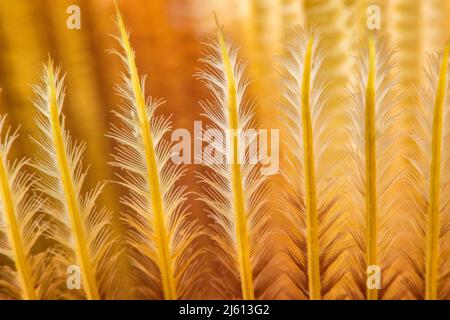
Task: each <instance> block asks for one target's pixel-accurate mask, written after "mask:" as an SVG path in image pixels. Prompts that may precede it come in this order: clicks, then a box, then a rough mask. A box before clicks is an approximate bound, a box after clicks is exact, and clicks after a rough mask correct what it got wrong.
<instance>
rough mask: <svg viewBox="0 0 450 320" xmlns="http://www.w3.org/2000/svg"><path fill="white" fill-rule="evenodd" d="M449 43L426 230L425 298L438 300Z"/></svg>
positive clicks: (437, 103)
mask: <svg viewBox="0 0 450 320" xmlns="http://www.w3.org/2000/svg"><path fill="white" fill-rule="evenodd" d="M449 46H450V44H447V46H446V48H445V52H444V56H443V59H442V64H441V67H440V73H439V81H438V86H437V92H436V98H435V102H434V114H433V129H432V141H431V150H432V153H431V154H432V155H431V165H430V186H429V205H428V219H427V233H426V247H425V248H426V262H425V263H426V265H425V299H427V300H436V299H437V294H438V279H439V235H440V232H441V231H440V221H439V212H440V192H441V189H440V188H441V154H442V134H443V128H442V121H443V111H444V105H445V99H446V95H447V92H446V91H447V81H448V79H447V70H448V58H449Z"/></svg>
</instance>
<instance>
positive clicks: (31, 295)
mask: <svg viewBox="0 0 450 320" xmlns="http://www.w3.org/2000/svg"><path fill="white" fill-rule="evenodd" d="M2 153H3V152H2ZM0 158H1V161H0V194H1V199H2V205H3V208H4V213H5V218H6V221H7V225H8V238H9V241H10V244H11V247H12V251H13V255H14V262H15V265H16V269H17V273H18V275H19V279H20V284H21V288H22V298H23V299H25V300H36V299H37V294H36V291H35V284H34V280H33V277H32V272H31V267H30V265H29V262H28V260H27V255H26V250H25V247H24V245H23V242H22V238H21V235H20V230H19V224H18V221H17V219H16V206H15V204H14V201H13V198H12V193H11V185H10V182H9V178H8V174H7V169H6V167H7V164H6V163H5V161H7V160H6V159H7V158H6V155H5V154H0Z"/></svg>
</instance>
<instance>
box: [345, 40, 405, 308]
mask: <svg viewBox="0 0 450 320" xmlns="http://www.w3.org/2000/svg"><path fill="white" fill-rule="evenodd" d="M392 54H393V52H392V50H390V49H389V48H388V39H386V38H381V39H379V40H375V39H374V38H373V37H369V40H368V48H367V50H366V49H364V50H363V51H362V53H361V55H360V59H359V64H358V66H359V73H358V77H356V79H355V80H354V84H353V86H352V89H351V96H352V100H351V104H350V105H349V106H350V107H349V110H348V112H349V116H350V127H349V128H348V132H349V136H350V137H351V139H350V141H352V143H351V145H350V150H349V155H350V157H349V159H350V165H351V170H350V172H351V178H350V181H349V183H351V184H352V185H353V187H354V190H353V191H352V192H351V197H350V202H349V203H350V204H351V206H350V209H349V211H350V213H351V226H352V228H351V233H352V235H353V239H354V242H355V245H356V248H355V252H354V253H353V258H354V259H355V264H354V266H355V268H352V275H353V278H354V280H355V282H356V285H357V287H358V290H351V293H350V294H351V296H352V297H353V298H362V297H363V296H365V297H366V298H367V299H370V300H373V299H378V298H386V297H389V296H388V290H389V289H390V287H391V286H392V284H393V283H394V281H395V279H396V277H397V275H398V273H397V272H395V269H394V267H393V264H394V263H395V261H394V260H393V259H391V258H390V255H389V253H390V252H391V251H390V249H391V248H392V242H393V241H394V235H395V232H394V230H393V229H392V225H391V224H390V223H389V221H390V220H391V219H392V217H393V216H394V214H395V213H397V212H399V207H398V203H399V201H398V200H399V198H398V196H397V193H396V192H393V187H394V186H395V184H396V183H397V182H398V181H399V179H400V178H401V173H400V171H401V170H399V167H400V164H399V157H397V156H396V155H397V154H398V152H396V150H398V148H399V136H398V131H397V130H395V129H394V128H395V120H396V119H398V114H396V113H395V112H396V111H395V110H396V109H395V107H396V105H397V103H398V96H397V95H396V94H395V90H394V89H393V86H394V84H395V83H394V81H393V79H392V78H391V77H390V72H391V71H392V68H393V62H392V61H391V60H390V57H391V56H392ZM378 271H381V274H379V272H378ZM368 273H370V274H368ZM372 273H374V274H373V275H374V281H373V283H372V282H371V281H369V279H368V278H367V277H366V275H368V276H370V275H372ZM375 273H376V274H375ZM378 276H379V277H381V283H378V280H377V279H378V278H377V277H378ZM369 282H370V283H369ZM399 291H400V290H399Z"/></svg>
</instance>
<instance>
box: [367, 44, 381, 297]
mask: <svg viewBox="0 0 450 320" xmlns="http://www.w3.org/2000/svg"><path fill="white" fill-rule="evenodd" d="M375 76H376V49H375V40H374V39H373V38H370V39H369V72H368V78H367V89H366V107H365V109H366V113H365V123H366V132H365V141H366V142H365V144H366V146H365V148H366V197H365V202H366V241H367V242H366V243H367V249H366V250H367V251H366V257H367V266H371V265H377V260H378V258H377V226H378V223H377V189H376V185H377V183H376V181H377V174H376V130H375V81H376V79H375ZM367 299H368V300H377V299H378V293H377V289H369V288H368V289H367Z"/></svg>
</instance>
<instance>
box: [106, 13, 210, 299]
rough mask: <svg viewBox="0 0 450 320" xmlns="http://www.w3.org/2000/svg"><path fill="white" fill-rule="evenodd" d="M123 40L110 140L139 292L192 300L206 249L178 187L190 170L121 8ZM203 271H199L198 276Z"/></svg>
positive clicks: (120, 29) (198, 227) (147, 294)
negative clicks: (176, 151) (175, 147)
mask: <svg viewBox="0 0 450 320" xmlns="http://www.w3.org/2000/svg"><path fill="white" fill-rule="evenodd" d="M116 11H117V26H118V31H119V34H120V36H119V37H116V39H117V40H118V41H119V43H120V45H121V47H122V49H123V53H120V52H117V51H115V50H113V52H114V53H115V54H117V55H118V56H119V57H120V58H121V60H122V62H123V63H124V66H125V67H126V70H127V72H126V74H123V75H122V80H123V83H122V85H121V86H119V87H118V92H119V94H120V96H121V97H122V98H123V100H124V102H125V105H124V106H123V107H122V109H121V110H120V111H119V112H116V113H115V115H116V116H117V117H118V118H119V119H120V122H121V124H120V126H114V127H113V129H112V132H111V133H110V134H109V136H110V137H112V138H113V139H115V140H116V141H117V142H118V143H119V147H118V148H117V149H116V153H115V154H114V155H113V157H114V162H113V163H112V165H114V166H116V167H118V168H120V169H122V170H123V172H124V174H123V175H119V183H120V184H121V185H123V186H124V187H125V188H127V189H128V190H129V194H128V195H126V196H123V197H122V202H123V204H125V205H126V206H127V207H128V208H129V211H130V212H128V214H126V216H125V218H124V220H125V221H126V222H127V223H128V225H129V226H130V228H131V231H130V233H131V235H130V237H129V243H130V245H131V247H132V248H133V250H132V253H131V255H132V259H133V264H134V266H135V269H136V278H137V280H138V281H140V282H141V283H143V284H144V285H142V286H141V287H140V288H139V289H140V291H141V293H142V294H143V295H144V296H146V297H152V298H160V297H161V295H162V296H163V297H164V298H165V299H170V300H173V299H180V298H185V297H190V298H192V297H193V294H195V290H196V288H197V284H198V283H199V281H198V280H199V277H200V270H199V268H195V267H194V266H195V263H196V261H198V258H199V256H200V255H201V254H202V250H195V251H193V245H195V241H196V239H197V238H198V236H199V235H200V234H201V232H200V226H199V225H198V224H197V223H196V222H195V221H189V219H188V212H187V209H188V207H187V206H186V205H185V203H186V199H187V195H188V193H187V192H186V187H185V186H179V185H177V183H178V182H179V180H180V178H181V177H182V176H183V174H184V172H185V167H183V166H181V165H175V164H174V163H173V162H172V160H171V147H172V144H171V143H170V142H169V141H167V140H166V139H165V137H164V136H165V134H167V133H168V132H169V131H170V129H171V124H170V121H169V120H168V119H166V118H164V117H162V116H157V115H156V114H155V110H156V109H157V108H158V107H159V106H160V105H161V102H160V101H157V100H154V99H152V98H150V99H146V98H145V78H142V79H140V77H139V74H138V70H137V67H136V63H135V54H134V51H133V49H132V47H131V45H130V41H129V34H128V32H127V30H126V27H125V24H124V22H123V19H122V16H121V14H120V11H119V8H118V7H117V5H116ZM197 270H198V271H197Z"/></svg>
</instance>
